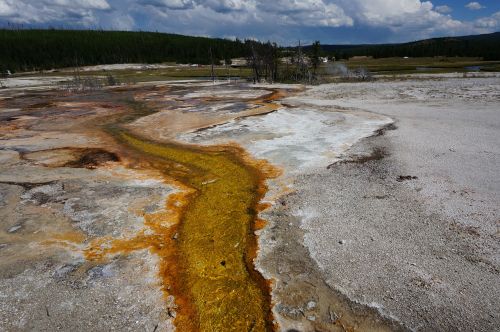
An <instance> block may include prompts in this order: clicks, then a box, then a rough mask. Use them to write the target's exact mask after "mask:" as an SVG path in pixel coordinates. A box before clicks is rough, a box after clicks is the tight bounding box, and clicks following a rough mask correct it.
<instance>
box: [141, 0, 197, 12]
mask: <svg viewBox="0 0 500 332" xmlns="http://www.w3.org/2000/svg"><path fill="white" fill-rule="evenodd" d="M138 3H139V4H142V5H146V6H147V5H150V6H154V7H162V8H167V9H173V10H180V9H190V8H193V7H194V5H195V2H194V1H192V0H139V1H138Z"/></svg>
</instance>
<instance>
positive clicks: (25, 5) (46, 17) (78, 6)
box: [0, 0, 111, 27]
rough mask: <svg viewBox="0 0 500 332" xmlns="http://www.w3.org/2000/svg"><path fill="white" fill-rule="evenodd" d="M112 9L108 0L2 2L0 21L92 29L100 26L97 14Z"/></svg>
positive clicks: (5, 0)
mask: <svg viewBox="0 0 500 332" xmlns="http://www.w3.org/2000/svg"><path fill="white" fill-rule="evenodd" d="M110 9H111V6H110V5H109V3H108V2H107V1H106V0H0V19H2V18H4V19H6V20H8V21H9V22H13V23H22V24H35V25H36V24H43V23H47V24H59V25H69V26H76V27H90V26H95V25H96V24H98V21H99V20H98V19H97V17H96V15H95V14H96V12H99V11H107V10H110Z"/></svg>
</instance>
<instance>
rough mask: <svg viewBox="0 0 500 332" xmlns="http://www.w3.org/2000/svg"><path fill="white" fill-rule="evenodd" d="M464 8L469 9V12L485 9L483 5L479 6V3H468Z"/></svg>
mask: <svg viewBox="0 0 500 332" xmlns="http://www.w3.org/2000/svg"><path fill="white" fill-rule="evenodd" d="M465 7H467V8H469V9H470V10H479V9H483V8H485V7H484V6H483V5H481V4H480V3H479V2H476V1H474V2H469V3H468V4H467V5H465Z"/></svg>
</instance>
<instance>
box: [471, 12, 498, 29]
mask: <svg viewBox="0 0 500 332" xmlns="http://www.w3.org/2000/svg"><path fill="white" fill-rule="evenodd" d="M474 26H475V27H477V28H482V29H488V30H493V31H494V30H496V29H498V28H500V12H496V13H494V14H493V15H491V16H489V17H483V18H479V19H477V20H476V21H475V22H474Z"/></svg>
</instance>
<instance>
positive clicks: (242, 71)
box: [18, 66, 252, 83]
mask: <svg viewBox="0 0 500 332" xmlns="http://www.w3.org/2000/svg"><path fill="white" fill-rule="evenodd" d="M214 72H215V76H216V77H217V79H226V78H227V77H228V76H230V77H241V78H247V77H250V75H251V73H252V71H251V70H250V68H225V67H222V66H216V67H215V70H214ZM109 74H111V75H113V77H115V78H116V79H117V80H118V81H119V82H124V83H129V82H152V81H162V80H182V79H201V78H210V77H211V75H212V74H211V68H210V66H200V67H187V66H175V67H170V68H160V69H144V70H138V69H119V70H106V71H103V70H99V71H80V76H81V77H82V78H83V77H89V76H91V77H95V76H103V77H105V76H107V75H109ZM27 75H29V76H31V75H33V73H30V74H21V75H18V76H27ZM43 75H45V76H73V75H74V71H73V70H61V71H52V72H46V73H43Z"/></svg>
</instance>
